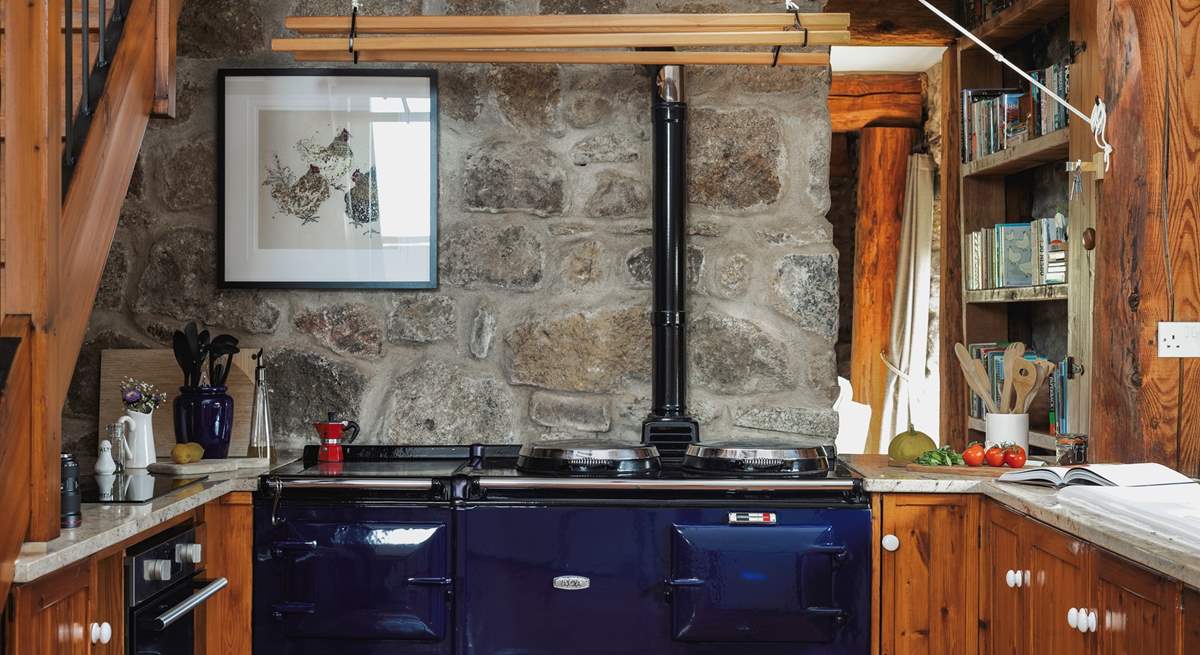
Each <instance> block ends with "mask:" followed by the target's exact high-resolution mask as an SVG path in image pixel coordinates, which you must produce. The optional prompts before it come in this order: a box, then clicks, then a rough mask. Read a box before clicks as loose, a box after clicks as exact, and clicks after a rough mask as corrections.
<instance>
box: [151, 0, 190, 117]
mask: <svg viewBox="0 0 1200 655" xmlns="http://www.w3.org/2000/svg"><path fill="white" fill-rule="evenodd" d="M182 9H183V0H154V108H153V110H152V111H153V113H154V115H155V116H160V117H165V118H175V37H176V34H177V32H178V29H177V26H178V25H179V12H180V11H181V10H182Z"/></svg>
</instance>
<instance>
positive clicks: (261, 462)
mask: <svg viewBox="0 0 1200 655" xmlns="http://www.w3.org/2000/svg"><path fill="white" fill-rule="evenodd" d="M268 464H270V460H268V459H267V458H266V457H228V458H226V459H202V460H200V461H198V462H188V463H187V464H176V463H175V462H172V461H171V460H170V459H160V460H158V461H157V462H155V463H153V464H151V465H150V466H148V467H146V470H148V471H150V472H151V473H154V474H156V475H171V476H189V475H203V474H206V473H227V472H229V471H236V470H238V469H241V468H252V467H260V468H263V467H266V466H267V465H268Z"/></svg>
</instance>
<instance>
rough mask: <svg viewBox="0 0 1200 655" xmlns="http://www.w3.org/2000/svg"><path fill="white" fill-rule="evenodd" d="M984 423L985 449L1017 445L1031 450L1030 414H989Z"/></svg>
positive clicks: (984, 418)
mask: <svg viewBox="0 0 1200 655" xmlns="http://www.w3.org/2000/svg"><path fill="white" fill-rule="evenodd" d="M983 423H984V434H985V437H984V446H985V447H987V448H991V447H992V446H1004V445H1007V444H1016V445H1018V446H1020V447H1022V448H1024V449H1025V450H1026V451H1028V450H1029V415H1028V414H988V415H987V416H984V417H983Z"/></svg>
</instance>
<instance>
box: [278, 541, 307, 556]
mask: <svg viewBox="0 0 1200 655" xmlns="http://www.w3.org/2000/svg"><path fill="white" fill-rule="evenodd" d="M316 549H317V542H316V541H315V540H312V539H309V540H308V541H301V540H299V539H281V540H279V541H276V542H273V543H272V544H271V555H272V556H274V557H283V556H285V555H287V554H289V553H311V552H313V551H315V550H316Z"/></svg>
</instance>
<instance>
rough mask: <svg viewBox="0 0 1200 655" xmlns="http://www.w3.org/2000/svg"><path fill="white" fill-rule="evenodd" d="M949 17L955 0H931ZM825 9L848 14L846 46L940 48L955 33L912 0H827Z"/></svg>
mask: <svg viewBox="0 0 1200 655" xmlns="http://www.w3.org/2000/svg"><path fill="white" fill-rule="evenodd" d="M933 4H934V5H935V6H937V8H938V9H941V10H942V11H944V12H946V13H947V14H948V15H950V16H955V15H956V14H957V13H958V10H957V7H956V5H957V3H956V2H955V0H933ZM825 10H826V11H828V12H834V13H845V12H848V13H849V14H850V45H887V46H944V45H950V43H952V42H953V41H954V39H955V37H956V36H957V33H956V32H955V31H954V29H953V28H951V27H950V26H949V25H947V24H946V23H944V22H943V21H942V19H940V18H938V17H937V16H936V15H934V13H933V12H931V11H929V10H928V9H926V8H925V7H924V6H922V5H921V4H920V3H919V2H916V0H901V1H891V2H882V1H880V0H829V2H828V4H826V5H825Z"/></svg>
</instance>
